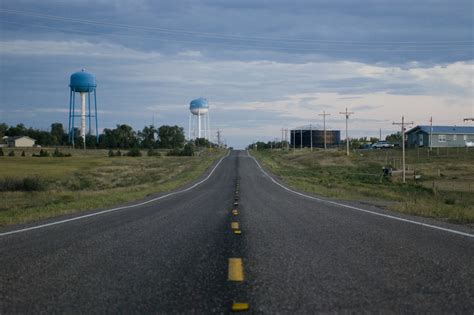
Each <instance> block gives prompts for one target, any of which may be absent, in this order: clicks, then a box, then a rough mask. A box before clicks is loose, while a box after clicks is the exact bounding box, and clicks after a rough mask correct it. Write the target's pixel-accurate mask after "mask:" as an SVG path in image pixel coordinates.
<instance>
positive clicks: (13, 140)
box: [7, 136, 36, 148]
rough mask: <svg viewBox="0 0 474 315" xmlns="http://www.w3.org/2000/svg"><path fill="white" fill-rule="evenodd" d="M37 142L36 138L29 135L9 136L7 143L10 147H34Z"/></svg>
mask: <svg viewBox="0 0 474 315" xmlns="http://www.w3.org/2000/svg"><path fill="white" fill-rule="evenodd" d="M35 142H36V140H35V139H32V138H30V137H27V136H18V137H9V138H8V139H7V145H8V146H9V147H10V148H23V147H32V146H34V145H35Z"/></svg>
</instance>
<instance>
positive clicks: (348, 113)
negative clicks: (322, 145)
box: [324, 107, 354, 156]
mask: <svg viewBox="0 0 474 315" xmlns="http://www.w3.org/2000/svg"><path fill="white" fill-rule="evenodd" d="M339 114H341V115H345V116H346V154H347V156H349V131H348V129H347V121H348V120H349V116H350V115H352V114H354V112H348V111H347V107H346V111H345V112H339ZM324 138H326V136H324Z"/></svg>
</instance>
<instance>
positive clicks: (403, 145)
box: [392, 116, 413, 183]
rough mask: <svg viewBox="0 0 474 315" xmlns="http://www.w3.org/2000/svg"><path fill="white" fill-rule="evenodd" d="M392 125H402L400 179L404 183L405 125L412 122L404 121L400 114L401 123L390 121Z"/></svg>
mask: <svg viewBox="0 0 474 315" xmlns="http://www.w3.org/2000/svg"><path fill="white" fill-rule="evenodd" d="M392 124H393V125H397V126H401V127H402V168H403V170H402V180H403V183H406V167H405V126H406V125H413V122H408V123H406V122H405V116H402V122H401V123H396V122H394V123H392Z"/></svg>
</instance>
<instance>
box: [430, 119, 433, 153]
mask: <svg viewBox="0 0 474 315" xmlns="http://www.w3.org/2000/svg"><path fill="white" fill-rule="evenodd" d="M432 139H433V116H431V117H430V151H431V150H433V140H432Z"/></svg>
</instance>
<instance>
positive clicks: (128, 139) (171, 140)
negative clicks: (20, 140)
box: [0, 123, 213, 149]
mask: <svg viewBox="0 0 474 315" xmlns="http://www.w3.org/2000/svg"><path fill="white" fill-rule="evenodd" d="M4 136H8V137H16V136H28V137H30V138H33V139H35V140H36V144H37V145H41V146H69V145H71V143H70V142H69V139H68V135H67V133H66V132H65V130H64V127H63V125H62V124H61V123H53V124H51V128H50V130H49V131H45V130H39V129H35V128H31V127H30V128H27V127H26V126H25V125H23V124H18V125H16V126H8V125H7V124H5V123H0V138H3V137H4ZM74 143H75V145H76V146H77V147H81V146H82V145H83V139H82V137H81V136H80V130H79V129H78V128H75V129H74ZM185 143H186V138H185V134H184V129H183V128H182V127H179V126H168V125H163V126H160V127H159V128H156V127H155V126H153V125H150V126H145V127H144V128H143V129H142V130H134V129H133V128H132V127H131V126H129V125H126V124H119V125H117V126H116V128H113V129H110V128H106V129H104V130H103V132H102V133H101V134H100V135H99V138H98V141H97V138H96V136H94V135H89V134H88V135H86V146H87V147H88V148H101V149H131V148H141V149H160V148H161V149H177V148H183V147H184V145H185ZM193 144H194V145H196V146H213V144H212V143H210V142H209V141H208V140H206V139H203V138H201V139H196V140H195V141H194V143H193Z"/></svg>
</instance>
